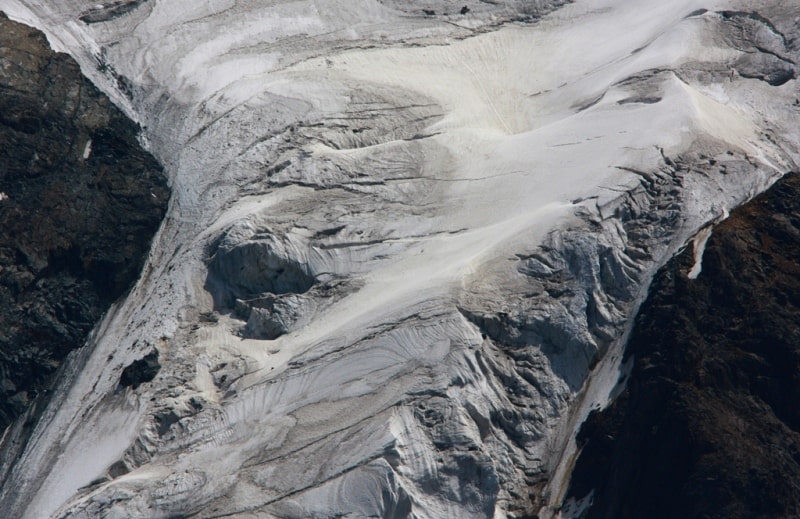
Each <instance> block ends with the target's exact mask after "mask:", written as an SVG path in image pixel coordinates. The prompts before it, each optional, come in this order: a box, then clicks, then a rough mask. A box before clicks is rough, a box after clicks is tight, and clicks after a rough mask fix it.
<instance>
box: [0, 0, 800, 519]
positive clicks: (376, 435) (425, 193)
mask: <svg viewBox="0 0 800 519" xmlns="http://www.w3.org/2000/svg"><path fill="white" fill-rule="evenodd" d="M792 4H793V2H792V1H790V0H784V1H771V2H766V1H764V2H761V1H740V0H711V1H700V0H678V1H673V2H661V1H656V0H641V1H638V2H624V1H622V0H598V1H593V2H590V1H588V0H576V1H574V2H571V3H570V2H564V1H558V0H553V1H546V0H538V1H536V2H522V1H508V2H497V3H487V2H481V1H478V0H475V1H472V0H464V1H463V2H461V3H459V4H453V3H452V2H445V1H444V0H425V1H422V0H420V1H415V2H399V1H391V0H386V1H378V0H352V1H342V0H314V1H311V0H308V1H303V0H300V1H277V0H271V1H266V2H265V1H262V2H255V1H250V0H203V1H200V2H192V3H187V2H181V1H178V0H134V1H123V2H106V3H100V4H98V3H97V1H96V0H95V1H86V0H68V1H67V0H65V1H60V2H57V3H56V2H43V1H37V0H0V10H3V11H4V12H6V13H8V14H9V16H11V17H12V18H14V19H16V20H19V21H23V22H25V23H28V24H30V25H33V26H35V27H37V28H40V29H41V30H43V31H44V32H45V33H46V34H47V36H48V39H49V41H50V42H51V45H52V46H53V47H54V48H55V49H57V50H59V51H63V52H68V53H69V54H71V55H72V56H73V57H74V58H75V59H76V60H77V61H78V63H79V64H80V65H81V67H82V70H83V71H84V73H85V74H86V75H87V76H88V77H89V78H90V79H91V80H92V81H93V82H94V83H95V84H97V85H98V87H100V88H101V90H103V91H104V92H105V93H106V94H107V95H108V96H109V97H110V98H111V99H112V100H114V102H115V103H116V104H117V105H118V106H120V107H121V108H122V109H123V110H124V111H125V112H126V113H127V114H128V115H129V116H130V117H131V118H132V119H133V120H134V121H136V122H138V123H139V124H140V125H141V127H142V136H141V139H142V141H143V142H144V143H145V144H146V145H147V147H148V149H149V150H151V152H152V153H153V154H154V155H155V156H156V157H157V158H158V159H159V161H160V162H161V163H162V164H163V165H164V168H165V171H166V172H167V174H168V175H169V179H170V185H171V189H172V192H173V196H172V199H171V201H170V206H169V210H168V213H167V217H166V219H165V220H164V222H163V224H162V226H161V228H160V230H159V232H158V234H157V236H156V238H155V240H154V245H153V248H152V250H151V252H150V256H149V258H148V262H147V264H146V266H145V268H144V271H143V272H142V275H141V277H140V279H139V281H138V283H137V285H136V286H135V288H134V289H133V290H132V291H131V292H130V294H129V295H128V296H127V297H125V298H124V299H123V300H121V301H119V302H118V303H117V304H116V305H115V306H114V307H113V308H111V309H110V310H109V311H108V313H107V314H106V316H105V317H104V319H103V321H102V322H101V323H100V324H99V325H98V327H97V328H96V329H95V330H94V332H93V333H92V335H91V336H90V338H89V340H88V341H87V344H86V346H85V347H84V348H83V349H82V350H81V351H79V352H77V353H76V354H74V355H72V356H71V357H70V359H69V360H68V362H67V365H66V366H65V368H64V369H63V372H62V374H61V376H60V378H59V382H58V386H57V388H56V391H55V393H54V395H55V396H54V397H53V399H52V401H51V402H50V404H49V406H48V408H47V410H46V411H45V413H44V414H43V416H42V417H41V418H40V420H39V421H38V423H37V424H36V425H35V428H34V430H33V431H32V432H27V431H26V430H24V429H23V428H21V427H15V428H13V429H11V430H10V431H7V433H6V434H5V436H4V437H3V440H2V443H0V478H1V479H2V482H3V483H2V487H0V509H3V510H5V511H7V515H8V516H10V517H20V518H31V519H39V518H43V517H74V518H77V517H87V518H88V517H100V516H102V517H109V518H115V517H119V518H122V517H163V518H167V517H239V518H246V517H333V516H352V517H408V516H412V517H419V518H425V517H430V518H442V517H458V518H468V517H524V516H534V515H537V514H538V516H540V517H572V513H571V512H570V510H578V509H580V505H579V504H575V503H572V504H570V505H569V506H566V507H565V506H563V505H564V503H563V500H564V498H565V493H566V484H567V482H568V478H569V474H570V470H571V466H572V463H573V462H574V458H575V455H576V448H575V443H574V435H575V432H576V430H577V427H578V426H579V425H580V423H581V422H582V421H583V420H584V419H585V417H586V415H587V414H588V412H589V411H590V410H591V409H596V408H599V407H603V406H605V405H607V403H608V401H609V399H610V398H612V397H613V396H614V394H615V393H616V391H617V390H618V387H617V382H618V380H619V378H620V375H621V374H623V373H624V371H625V369H626V366H624V365H622V363H621V359H622V355H621V348H622V347H623V346H624V343H625V340H626V337H627V333H628V331H629V328H630V323H631V317H632V316H633V315H634V314H635V313H636V310H637V308H638V305H639V303H640V302H641V300H642V298H643V296H644V294H646V291H647V287H648V284H649V282H650V279H651V278H652V275H653V273H654V272H655V270H656V269H657V268H658V267H660V266H661V265H662V264H663V263H664V262H665V261H666V260H667V259H668V258H670V257H671V256H672V255H673V254H675V253H676V252H677V251H679V250H681V249H682V248H683V247H684V246H686V244H687V243H689V241H690V240H692V239H693V238H694V237H695V235H696V234H697V233H698V232H700V233H701V236H700V237H699V238H697V240H698V243H702V242H703V237H704V235H703V233H707V232H709V231H708V230H707V229H709V228H708V225H709V224H710V223H712V222H715V221H718V220H719V219H720V218H724V217H725V216H726V215H727V214H728V212H729V210H731V209H732V208H734V207H736V206H738V205H739V204H741V203H743V202H745V201H747V200H749V199H751V198H752V197H754V196H755V195H756V194H758V193H760V192H762V191H764V190H765V189H767V188H768V187H769V186H770V185H771V184H772V183H773V182H774V181H775V180H777V179H778V178H779V177H781V176H782V175H783V174H785V173H786V172H789V171H792V170H797V166H796V162H797V160H798V156H799V155H798V144H800V140H798V138H797V128H798V127H799V125H798V123H800V109H798V108H797V107H796V96H797V90H798V85H797V79H796V75H797V66H796V64H795V63H796V59H800V50H799V49H798V48H797V45H796V44H795V42H794V40H793V39H791V38H788V37H787V36H786V33H785V31H788V29H792V30H795V31H796V30H797V29H798V24H800V22H798V18H797V17H796V16H795V14H793V11H794V10H796V8H794V7H793V5H792ZM462 7H463V8H462ZM90 151H91V148H90V147H89V146H88V145H87V150H86V152H87V153H90ZM699 248H700V249H702V246H699ZM701 252H702V251H701ZM698 262H699V260H698ZM698 268H699V263H698ZM153 349H156V350H157V351H158V353H159V359H160V362H161V364H162V368H161V370H160V372H159V373H158V375H157V376H156V378H155V379H154V380H153V381H152V382H149V383H145V384H142V385H141V386H139V387H137V388H132V387H127V388H123V387H121V386H120V384H119V381H120V376H121V373H122V371H123V370H124V368H125V367H126V366H128V365H130V364H131V363H132V362H134V361H135V360H137V359H140V358H142V357H144V356H145V355H147V354H148V353H149V352H151V351H152V350H153ZM109 359H111V360H109ZM25 435H29V436H25ZM576 513H577V512H576Z"/></svg>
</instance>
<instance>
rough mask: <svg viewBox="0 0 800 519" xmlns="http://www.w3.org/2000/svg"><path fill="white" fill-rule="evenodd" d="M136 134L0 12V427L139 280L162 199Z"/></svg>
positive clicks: (40, 38) (34, 36)
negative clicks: (115, 301) (137, 279)
mask: <svg viewBox="0 0 800 519" xmlns="http://www.w3.org/2000/svg"><path fill="white" fill-rule="evenodd" d="M136 133H137V127H136V125H135V124H134V123H132V122H131V121H129V120H128V119H127V118H126V117H125V116H124V115H123V114H122V113H121V112H120V111H119V110H118V109H117V108H116V107H115V106H114V105H113V104H111V102H110V101H109V100H108V98H107V97H106V96H105V95H103V94H102V93H100V92H99V91H98V90H97V89H96V88H95V87H94V86H93V85H92V84H91V83H90V82H89V81H88V80H86V79H85V78H84V77H83V75H82V74H81V72H80V70H79V68H78V66H77V64H76V63H75V62H74V61H73V60H72V59H71V58H69V57H68V56H67V55H66V54H56V53H54V52H53V51H52V50H51V49H50V47H49V45H48V43H47V41H46V39H45V37H44V35H43V34H41V33H40V32H38V31H36V30H34V29H31V28H30V27H28V26H25V25H21V24H19V23H15V22H12V21H10V20H9V19H8V18H6V17H5V15H2V14H0V193H2V194H0V430H2V429H4V428H5V427H6V426H8V425H9V423H11V421H13V420H14V419H15V418H16V417H17V416H18V415H19V414H20V413H22V412H23V411H24V410H25V409H26V407H27V406H28V405H29V403H30V402H31V401H32V399H34V398H35V397H36V396H37V394H39V393H41V392H42V391H46V390H48V389H49V387H50V382H51V380H52V377H53V374H54V373H55V371H56V370H57V369H58V367H59V365H60V363H61V361H62V360H63V359H64V357H65V356H66V355H67V354H68V353H69V352H70V351H72V350H73V349H75V348H78V347H79V346H81V345H82V344H83V342H84V340H85V338H86V335H87V333H88V332H89V330H90V329H91V328H92V327H93V326H94V324H95V323H96V322H97V320H98V319H99V318H100V316H101V315H102V314H103V312H105V311H106V310H107V308H108V307H109V305H110V304H111V303H112V302H113V301H114V300H116V299H117V298H119V297H120V296H121V295H122V294H123V293H125V291H127V290H128V289H129V287H130V286H131V284H132V283H133V282H134V281H135V280H136V278H137V276H138V275H139V272H140V270H141V268H142V264H143V262H144V257H145V254H146V252H147V250H148V248H149V245H150V240H151V239H152V236H153V234H154V232H155V230H156V228H157V227H158V225H159V223H160V222H161V219H162V218H163V216H164V213H165V210H166V205H167V200H168V197H169V191H168V189H167V187H166V181H165V178H164V176H163V174H162V171H161V168H160V166H159V165H158V163H156V161H155V159H153V157H152V156H150V155H149V154H148V153H146V152H145V151H144V150H142V148H141V146H140V145H139V143H138V142H137V140H136Z"/></svg>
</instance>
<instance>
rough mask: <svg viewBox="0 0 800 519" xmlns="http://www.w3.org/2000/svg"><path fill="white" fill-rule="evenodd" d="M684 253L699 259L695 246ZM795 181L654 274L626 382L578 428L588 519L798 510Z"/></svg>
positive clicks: (576, 482) (799, 278) (798, 210)
mask: <svg viewBox="0 0 800 519" xmlns="http://www.w3.org/2000/svg"><path fill="white" fill-rule="evenodd" d="M698 252H701V251H700V250H698ZM798 258H800V175H797V174H793V175H790V176H787V177H785V178H784V179H782V180H780V181H779V182H778V183H777V184H776V185H775V186H774V187H773V188H771V189H770V190H769V191H768V192H767V193H765V194H763V195H760V196H759V197H757V198H756V199H754V200H753V201H752V202H750V203H748V204H747V205H746V206H743V207H741V208H740V209H737V210H735V211H734V212H733V214H732V215H731V217H730V218H728V219H727V220H725V221H724V222H722V223H721V224H719V225H718V226H716V227H714V229H713V234H712V235H711V237H710V238H709V239H708V242H707V245H706V247H705V252H704V253H703V254H702V270H701V271H700V273H699V276H698V277H697V278H696V279H691V278H690V277H689V272H691V271H692V268H693V266H694V264H695V258H694V247H687V248H686V250H684V251H683V252H682V253H681V254H680V255H678V256H676V257H675V258H674V259H672V260H671V261H670V262H669V263H668V264H667V265H666V266H665V267H664V268H662V269H661V270H660V271H659V273H658V275H657V276H656V278H655V281H654V282H653V285H652V287H651V292H650V295H649V297H648V299H647V301H646V303H645V304H644V305H643V307H642V309H641V312H640V314H639V316H638V317H637V320H636V326H635V328H634V331H633V335H632V337H631V341H630V343H629V345H628V348H627V353H626V355H627V356H628V357H630V359H631V361H632V363H633V368H632V371H631V373H630V376H629V378H628V380H627V387H626V389H625V391H624V392H623V393H622V394H621V396H620V397H619V398H618V399H617V400H616V401H615V402H614V403H613V404H612V405H611V406H610V407H609V408H608V409H606V410H604V411H601V412H595V413H593V414H592V415H591V416H590V418H589V420H588V421H587V422H586V423H585V424H584V425H583V427H582V428H581V432H580V434H579V436H578V442H579V444H580V445H582V446H583V450H582V452H581V455H580V458H579V459H578V462H577V466H576V469H575V473H574V476H573V480H572V485H571V490H570V492H571V494H572V496H573V497H574V498H576V499H580V498H584V497H585V496H586V495H588V494H589V493H590V492H593V494H592V499H593V501H594V504H593V505H592V507H591V508H590V509H589V510H588V513H587V514H585V515H584V516H585V517H588V518H603V519H606V518H607V519H611V518H614V519H624V518H638V517H649V518H719V519H722V518H725V519H729V518H734V519H739V518H741V519H745V518H784V517H798V516H800V407H799V406H798V405H797V403H798V402H799V401H800V264H799V263H798Z"/></svg>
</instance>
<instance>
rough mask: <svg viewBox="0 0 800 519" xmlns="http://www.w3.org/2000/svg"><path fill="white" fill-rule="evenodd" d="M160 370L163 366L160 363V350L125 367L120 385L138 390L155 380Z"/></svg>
mask: <svg viewBox="0 0 800 519" xmlns="http://www.w3.org/2000/svg"><path fill="white" fill-rule="evenodd" d="M159 369H161V364H160V363H159V362H158V350H153V351H151V352H150V353H148V354H147V355H145V356H144V357H142V358H141V359H139V360H135V361H133V362H131V363H130V364H129V365H127V366H125V369H123V370H122V375H120V378H119V385H120V386H121V387H132V388H134V389H136V388H137V387H139V386H140V385H141V384H143V383H145V382H150V381H151V380H153V379H154V378H155V377H156V375H157V374H158V370H159Z"/></svg>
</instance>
